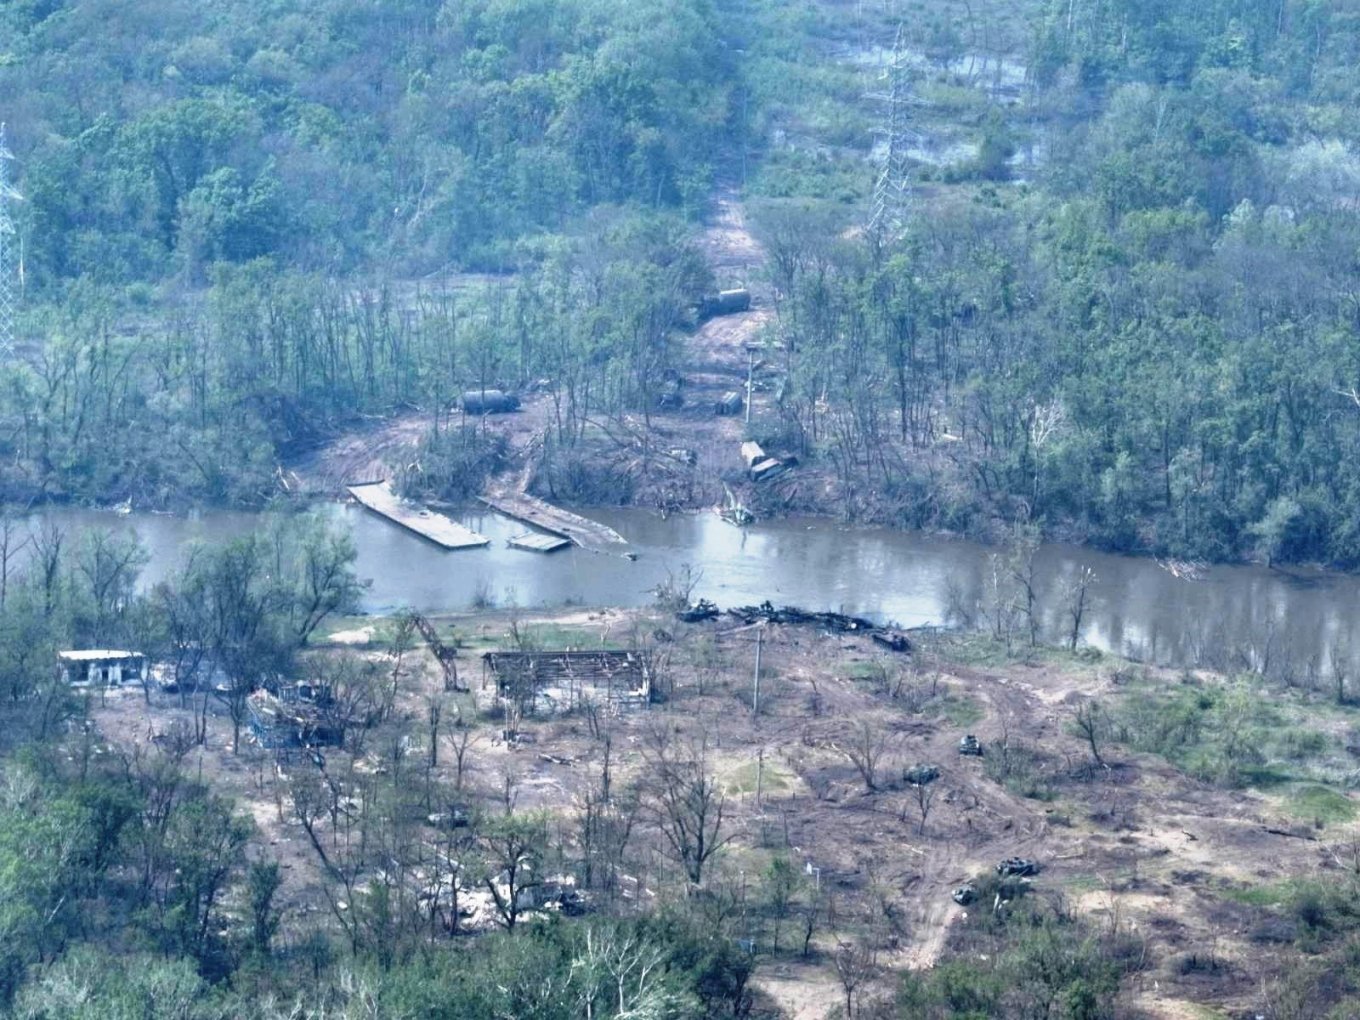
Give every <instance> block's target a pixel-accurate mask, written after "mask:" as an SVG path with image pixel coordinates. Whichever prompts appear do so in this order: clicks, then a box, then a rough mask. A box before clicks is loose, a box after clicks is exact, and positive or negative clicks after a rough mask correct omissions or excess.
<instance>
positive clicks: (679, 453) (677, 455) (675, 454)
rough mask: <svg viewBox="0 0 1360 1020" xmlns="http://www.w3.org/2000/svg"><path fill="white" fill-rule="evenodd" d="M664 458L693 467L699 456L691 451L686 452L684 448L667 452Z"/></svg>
mask: <svg viewBox="0 0 1360 1020" xmlns="http://www.w3.org/2000/svg"><path fill="white" fill-rule="evenodd" d="M666 456H667V457H669V458H670V459H671V460H678V461H679V462H680V463H681V464H686V465H688V466H689V467H694V465H696V464H698V463H699V455H698V454H697V453H695V452H694V451H693V450H687V449H685V448H684V447H676V448H675V449H673V450H667V451H666Z"/></svg>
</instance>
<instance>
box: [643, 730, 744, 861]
mask: <svg viewBox="0 0 1360 1020" xmlns="http://www.w3.org/2000/svg"><path fill="white" fill-rule="evenodd" d="M650 743H651V746H650V747H649V748H648V750H646V751H644V752H643V756H644V761H645V762H646V766H647V769H648V771H649V773H650V775H649V778H648V781H647V791H646V792H647V796H648V802H649V807H650V813H651V818H652V820H653V821H654V823H655V824H656V826H657V828H658V829H659V830H660V831H661V835H662V839H663V849H664V852H665V853H666V855H667V856H669V857H670V858H671V859H672V860H674V861H675V862H676V863H677V864H679V865H680V867H681V868H682V869H683V870H684V872H685V877H686V878H688V879H689V882H690V884H691V885H692V886H695V887H697V886H699V885H701V884H702V882H703V877H704V868H705V866H706V865H707V864H708V862H709V861H710V860H711V859H712V858H713V855H714V854H716V853H717V852H718V851H719V850H721V849H722V848H723V846H724V845H726V844H727V843H728V841H730V840H731V839H732V836H733V834H732V833H724V832H723V821H724V811H725V808H726V801H727V798H726V797H725V795H724V794H723V792H722V790H721V788H720V787H719V786H718V781H717V780H716V779H715V778H714V777H713V774H712V773H711V771H710V770H709V767H708V748H707V743H706V741H704V740H703V739H700V740H698V741H689V742H685V743H682V744H676V743H674V742H672V741H671V740H670V739H669V737H668V736H667V735H666V734H665V733H664V732H662V731H658V732H656V733H654V734H653V735H652V739H651V742H650Z"/></svg>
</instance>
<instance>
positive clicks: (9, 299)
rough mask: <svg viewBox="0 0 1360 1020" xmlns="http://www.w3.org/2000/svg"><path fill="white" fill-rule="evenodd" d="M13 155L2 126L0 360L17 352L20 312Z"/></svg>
mask: <svg viewBox="0 0 1360 1020" xmlns="http://www.w3.org/2000/svg"><path fill="white" fill-rule="evenodd" d="M13 159H14V156H13V154H12V153H11V152H10V151H9V149H8V148H6V147H5V125H4V124H3V123H0V357H8V356H10V355H12V354H13V353H14V318H15V316H16V315H17V314H18V311H19V273H20V272H22V266H21V262H20V259H19V231H18V229H16V228H15V226H14V217H13V216H12V215H10V206H11V205H13V204H14V203H15V202H18V201H20V197H21V196H20V195H19V193H18V192H17V191H15V190H14V189H13V188H12V187H10V184H9V164H10V162H11V161H12V160H13Z"/></svg>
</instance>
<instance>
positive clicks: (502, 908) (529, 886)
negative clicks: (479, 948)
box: [477, 815, 548, 931]
mask: <svg viewBox="0 0 1360 1020" xmlns="http://www.w3.org/2000/svg"><path fill="white" fill-rule="evenodd" d="M547 842H548V832H547V826H546V824H545V823H544V821H543V819H542V818H539V817H535V816H532V815H518V816H507V817H505V818H502V819H498V820H496V821H494V822H491V823H490V824H488V825H487V827H486V828H485V830H484V831H483V832H482V833H481V834H479V836H478V837H477V843H478V846H479V847H480V848H481V851H482V855H483V860H484V862H485V865H486V874H485V876H484V877H483V879H482V881H483V883H484V884H485V885H486V888H487V891H488V892H490V893H491V899H492V901H493V902H494V903H495V906H496V913H497V915H498V916H499V919H500V922H501V924H502V925H504V926H505V928H506V929H507V930H509V931H513V930H514V927H515V925H516V924H518V923H519V920H520V918H521V917H522V916H523V915H524V913H525V912H526V911H527V910H529V909H532V908H531V906H530V903H529V897H528V895H527V894H529V893H530V892H531V891H532V890H533V889H536V888H537V887H538V886H540V885H542V884H543V883H542V878H541V877H540V875H541V870H540V868H539V863H540V861H541V860H542V858H543V856H544V853H545V851H546V849H547Z"/></svg>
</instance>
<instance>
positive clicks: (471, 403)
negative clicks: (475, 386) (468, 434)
mask: <svg viewBox="0 0 1360 1020" xmlns="http://www.w3.org/2000/svg"><path fill="white" fill-rule="evenodd" d="M518 410H519V397H517V396H516V395H515V394H513V393H506V392H505V391H504V390H468V391H467V392H466V393H464V394H463V413H464V414H509V413H511V412H512V411H518Z"/></svg>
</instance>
